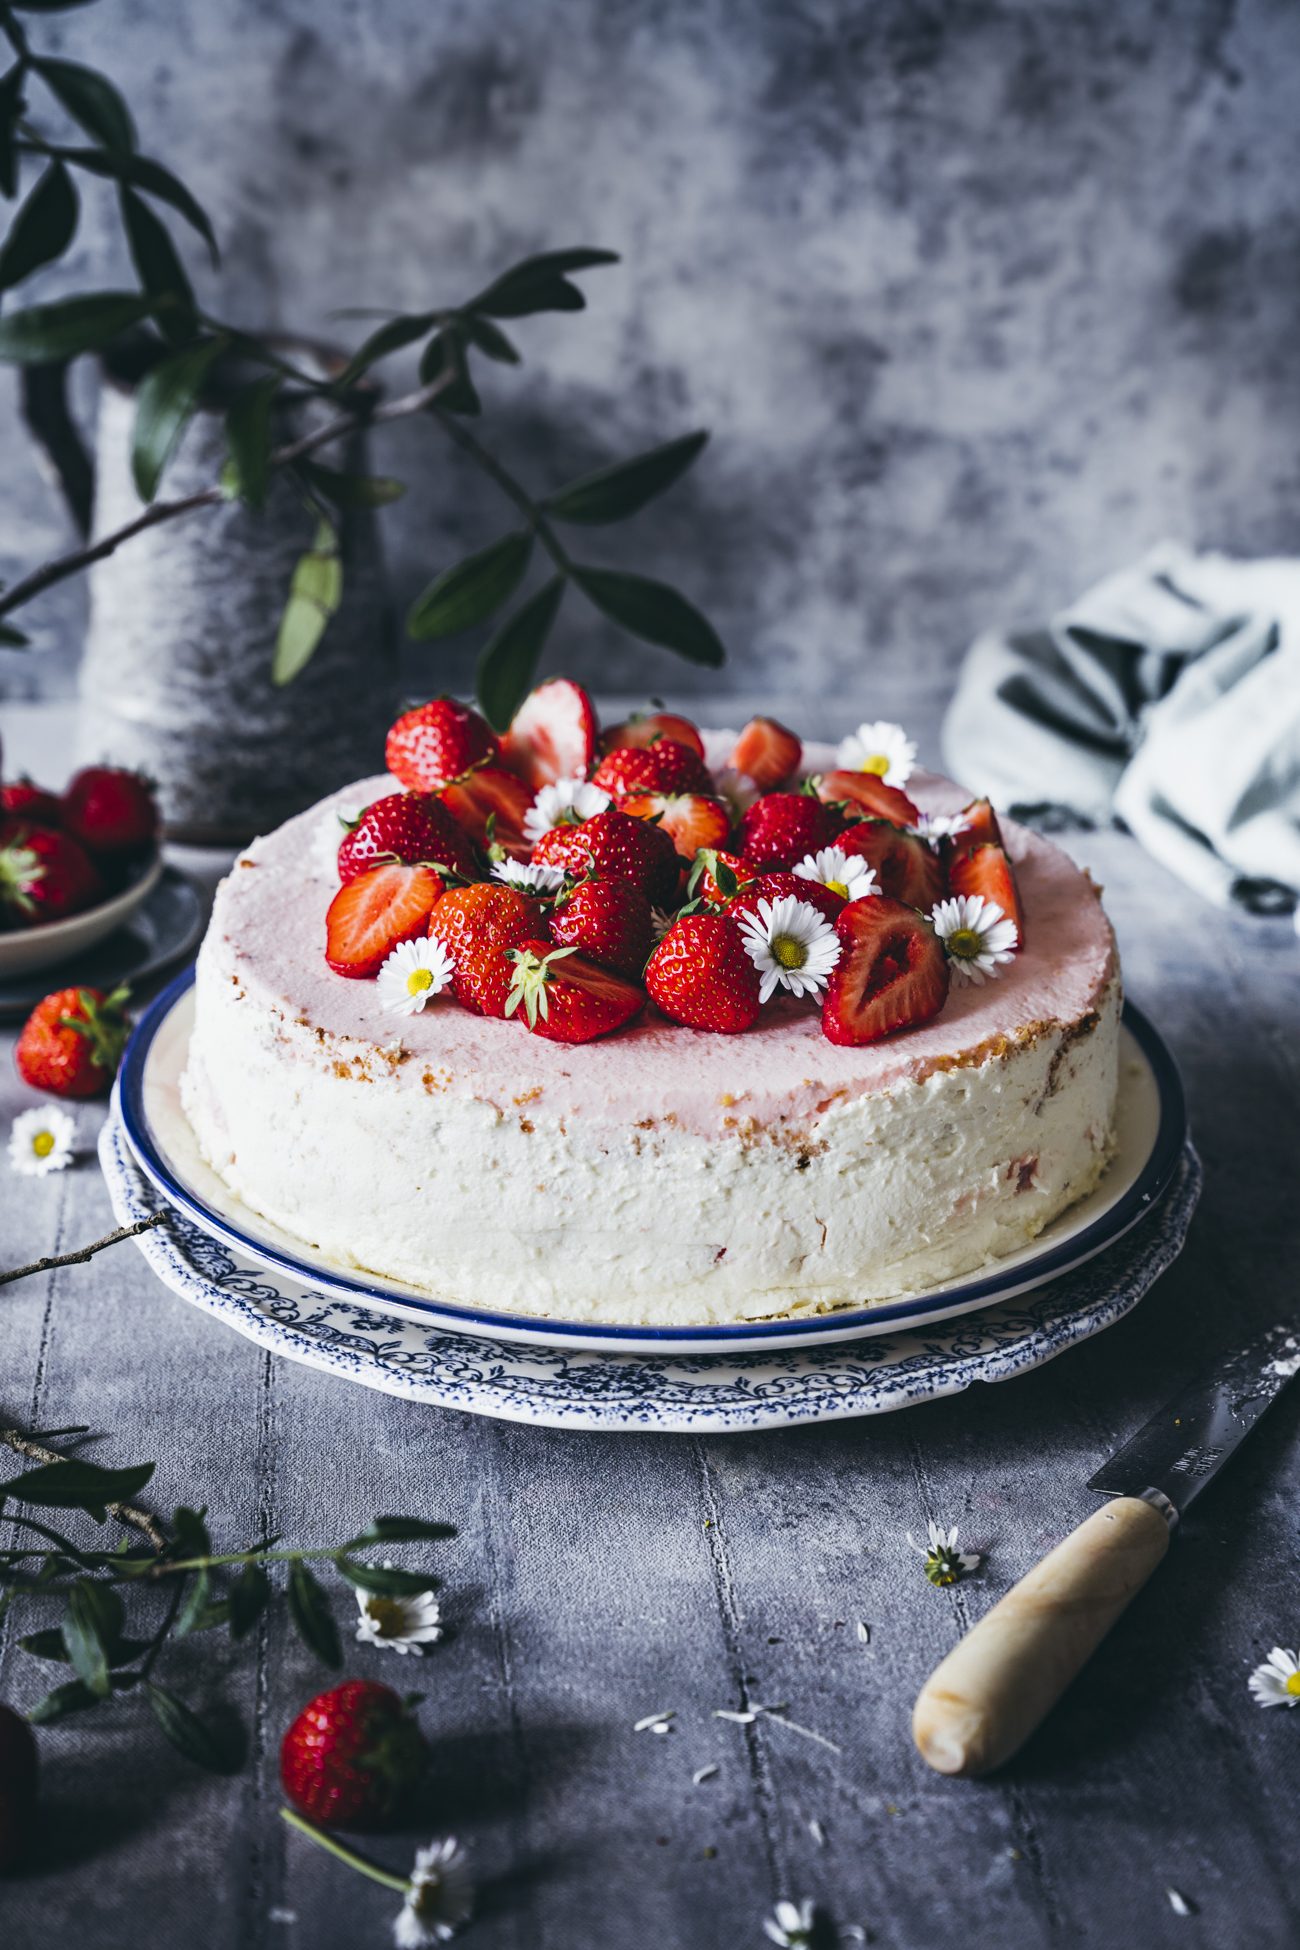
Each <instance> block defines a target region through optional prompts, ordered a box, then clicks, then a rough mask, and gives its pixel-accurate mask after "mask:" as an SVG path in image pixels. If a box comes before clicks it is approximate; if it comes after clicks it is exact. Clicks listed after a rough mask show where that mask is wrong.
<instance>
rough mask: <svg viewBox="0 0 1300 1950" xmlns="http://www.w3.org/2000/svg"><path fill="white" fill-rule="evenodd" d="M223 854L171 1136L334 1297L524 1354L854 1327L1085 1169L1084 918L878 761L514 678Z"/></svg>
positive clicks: (429, 708) (1102, 964) (1015, 832)
mask: <svg viewBox="0 0 1300 1950" xmlns="http://www.w3.org/2000/svg"><path fill="white" fill-rule="evenodd" d="M386 756H387V762H388V766H389V771H388V773H387V774H386V775H382V776H380V777H378V778H374V779H367V780H363V781H361V782H360V783H359V784H357V785H355V786H352V787H349V788H347V789H346V790H344V791H341V792H339V793H336V794H334V795H333V796H332V797H331V798H330V799H327V800H325V801H324V802H323V803H322V804H321V805H319V806H317V807H315V808H314V809H313V810H312V811H310V812H308V813H304V814H302V815H301V816H300V817H298V818H296V819H292V820H290V821H288V823H287V824H285V825H284V826H282V827H280V828H279V829H278V831H276V832H274V833H272V834H270V835H268V836H267V837H266V838H263V839H260V840H258V841H256V842H255V843H254V844H253V845H252V846H251V847H249V848H248V850H247V851H246V852H245V853H244V854H242V855H241V856H240V858H239V860H238V861H237V862H236V864H235V867H234V868H233V870H232V872H231V874H230V875H229V877H228V878H227V879H226V880H225V881H224V882H223V884H222V886H221V888H220V890H219V892H218V895H217V901H216V906H215V910H214V913H213V919H212V924H211V926H210V928H209V930H208V934H207V938H206V940H205V942H204V945H203V949H202V952H201V954H200V956H199V963H198V978H197V994H196V1015H195V1026H194V1033H193V1038H192V1041H191V1045H190V1053H189V1061H188V1065H187V1068H186V1071H185V1074H184V1078H183V1080H182V1100H183V1103H184V1106H185V1109H186V1112H187V1115H188V1117H189V1119H190V1122H191V1124H192V1125H193V1128H194V1130H195V1133H196V1134H197V1137H198V1141H199V1144H200V1147H201V1149H202V1151H203V1154H204V1156H205V1157H206V1158H207V1160H208V1162H209V1163H210V1164H211V1165H212V1166H213V1168H214V1169H215V1170H216V1171H217V1172H218V1173H219V1174H220V1176H221V1177H222V1179H223V1180H224V1181H225V1183H226V1184H227V1185H228V1186H229V1187H230V1188H231V1189H232V1190H233V1191H234V1192H235V1193H237V1194H238V1196H239V1197H240V1198H241V1199H242V1200H243V1201H244V1202H245V1203H246V1204H247V1205H249V1206H250V1207H252V1208H253V1209H254V1210H255V1211H257V1212H259V1213H261V1214H263V1215H264V1216H265V1217H266V1218H268V1219H270V1220H273V1221H274V1222H275V1223H276V1224H277V1225H278V1226H280V1227H282V1228H283V1229H285V1230H286V1231H288V1232H289V1233H291V1234H293V1235H295V1236H296V1237H298V1238H300V1239H302V1240H303V1241H305V1242H307V1243H309V1244H310V1245H312V1246H314V1247H316V1248H317V1249H319V1250H321V1251H323V1252H325V1253H327V1254H328V1255H329V1256H330V1257H331V1258H332V1259H334V1260H335V1261H337V1262H340V1263H341V1264H342V1265H344V1266H346V1267H349V1268H352V1269H356V1270H360V1271H363V1272H369V1273H373V1274H376V1275H379V1276H381V1277H384V1278H388V1279H393V1280H398V1281H402V1282H404V1283H406V1284H409V1285H411V1286H414V1287H417V1288H419V1289H421V1290H424V1291H426V1292H429V1293H432V1294H435V1295H436V1296H438V1297H439V1298H440V1299H443V1300H446V1301H451V1302H457V1303H460V1304H463V1305H467V1306H473V1307H477V1308H487V1309H491V1310H494V1311H501V1312H516V1313H521V1314H530V1315H541V1316H547V1317H550V1318H554V1319H557V1320H565V1321H579V1322H592V1323H596V1322H602V1323H626V1324H637V1325H640V1324H663V1325H696V1324H703V1323H710V1322H726V1321H748V1320H755V1319H760V1318H767V1317H782V1316H790V1315H796V1314H803V1313H809V1312H816V1311H822V1310H829V1309H833V1308H838V1307H846V1306H860V1305H863V1304H870V1303H872V1302H877V1301H883V1300H886V1299H890V1298H894V1297H896V1296H898V1295H901V1294H906V1293H912V1292H918V1291H923V1290H925V1289H927V1288H929V1287H931V1286H933V1285H934V1284H935V1283H936V1282H938V1281H941V1280H945V1279H948V1278H951V1277H953V1276H955V1275H959V1274H963V1273H967V1272H970V1271H973V1270H974V1269H976V1268H978V1267H981V1266H983V1265H985V1264H986V1263H988V1262H989V1261H991V1260H995V1259H997V1258H999V1257H1000V1256H1003V1255H1005V1254H1007V1253H1010V1252H1014V1251H1016V1250H1017V1249H1018V1248H1020V1247H1022V1246H1023V1245H1025V1244H1026V1243H1027V1242H1028V1241H1029V1240H1031V1239H1032V1238H1033V1237H1034V1236H1035V1234H1036V1233H1038V1232H1039V1231H1041V1229H1042V1228H1043V1227H1044V1226H1045V1225H1046V1224H1048V1222H1049V1221H1050V1220H1052V1219H1053V1218H1055V1217H1056V1216H1057V1214H1058V1213H1060V1212H1062V1211H1063V1210H1065V1208H1066V1207H1068V1206H1069V1205H1071V1204H1072V1203H1073V1202H1074V1201H1075V1200H1076V1199H1079V1198H1081V1197H1082V1196H1083V1195H1084V1194H1085V1193H1087V1192H1089V1191H1090V1190H1091V1189H1092V1188H1093V1186H1094V1185H1095V1184H1096V1183H1097V1181H1098V1179H1099V1178H1100V1176H1101V1174H1102V1172H1103V1171H1104V1169H1105V1167H1106V1163H1107V1160H1108V1158H1109V1155H1110V1152H1111V1148H1112V1143H1113V1127H1114V1113H1115V1097H1116V1084H1117V1049H1118V1033H1119V1012H1120V1001H1121V992H1120V975H1119V965H1118V961H1117V957H1116V952H1115V943H1114V937H1113V935H1112V932H1111V929H1110V925H1109V923H1108V922H1107V920H1106V917H1105V914H1104V913H1103V911H1102V908H1101V903H1100V899H1099V896H1098V892H1097V889H1096V888H1095V887H1094V886H1093V884H1092V882H1091V881H1090V880H1089V879H1088V877H1087V876H1086V875H1085V874H1084V873H1082V872H1080V870H1079V869H1078V868H1076V867H1075V866H1074V865H1073V864H1072V863H1071V861H1070V860H1069V859H1067V857H1066V856H1065V855H1064V854H1063V853H1062V852H1060V851H1059V849H1058V848H1056V847H1055V846H1053V845H1051V844H1050V843H1049V842H1048V841H1047V840H1044V839H1041V838H1039V837H1038V836H1037V835H1035V834H1033V833H1031V832H1029V831H1027V830H1026V829H1025V828H1023V827H1021V826H1018V825H1014V824H1012V823H1011V822H1010V821H999V819H998V818H997V816H996V815H995V813H994V811H993V808H992V807H991V806H990V805H989V803H988V802H987V800H975V801H973V802H972V801H969V800H968V797H967V795H966V794H964V793H962V792H961V791H960V790H959V789H958V788H957V787H955V786H953V785H951V784H950V783H948V782H947V781H945V780H943V779H941V778H938V777H936V776H933V775H930V774H925V773H918V772H917V771H916V769H915V760H916V753H915V748H914V746H913V745H912V743H911V741H910V740H909V739H908V738H907V737H906V736H905V734H904V733H903V731H902V730H901V729H900V728H899V727H898V726H897V725H892V724H885V723H871V724H864V725H861V726H859V727H858V728H857V730H856V731H853V732H851V733H850V734H849V735H847V736H846V737H845V738H844V740H843V741H842V742H841V744H840V745H839V746H838V748H835V749H832V748H829V747H818V746H809V747H805V746H804V744H803V743H802V741H801V740H800V738H799V737H798V735H797V734H796V733H795V732H793V731H791V730H789V729H788V728H787V727H785V726H784V725H781V724H778V723H777V722H776V721H775V720H773V719H770V718H756V719H754V720H753V721H752V722H751V723H750V724H748V725H746V726H745V727H744V729H743V730H742V731H741V732H740V734H739V736H737V735H736V734H735V733H734V732H733V733H715V732H707V731H701V730H699V729H698V728H697V727H696V726H695V725H693V724H692V723H691V722H690V721H689V720H688V719H686V718H683V717H679V716H676V715H674V714H671V713H666V712H654V713H650V714H647V715H646V716H644V717H640V718H636V719H631V720H629V721H628V722H626V723H623V724H619V725H615V726H612V727H611V728H609V729H607V730H606V731H605V732H604V733H603V734H602V732H601V730H600V727H599V725H598V722H597V718H596V713H595V711H594V709H593V707H592V704H591V700H590V699H589V698H588V697H587V695H586V693H585V692H584V691H583V690H582V689H581V688H580V687H579V686H578V685H577V684H574V683H571V682H570V681H569V680H568V679H566V678H555V679H552V680H551V681H549V682H548V683H545V684H543V685H541V686H540V687H539V689H537V690H536V691H534V693H533V694H532V696H531V697H529V698H528V699H527V700H526V702H525V703H524V705H523V706H522V708H521V709H520V711H519V713H518V714H517V716H516V718H515V720H514V722H513V724H512V725H511V726H510V728H509V730H508V731H507V732H506V733H505V734H504V736H502V737H498V736H497V735H496V734H495V733H494V732H493V731H492V729H491V728H490V726H489V725H488V724H487V723H486V722H485V721H484V719H483V718H482V717H480V716H479V715H478V714H477V713H476V712H475V711H473V710H471V709H469V708H468V707H467V706H465V705H463V704H460V703H457V702H455V701H453V700H451V699H448V698H439V699H435V700H434V701H433V702H432V703H430V704H425V705H421V706H419V707H418V708H417V709H416V710H413V711H409V712H407V713H406V714H405V715H404V716H403V717H401V718H399V719H398V721H397V723H396V724H395V725H394V726H393V728H392V731H391V732H390V734H389V738H388V748H387V754H386Z"/></svg>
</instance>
